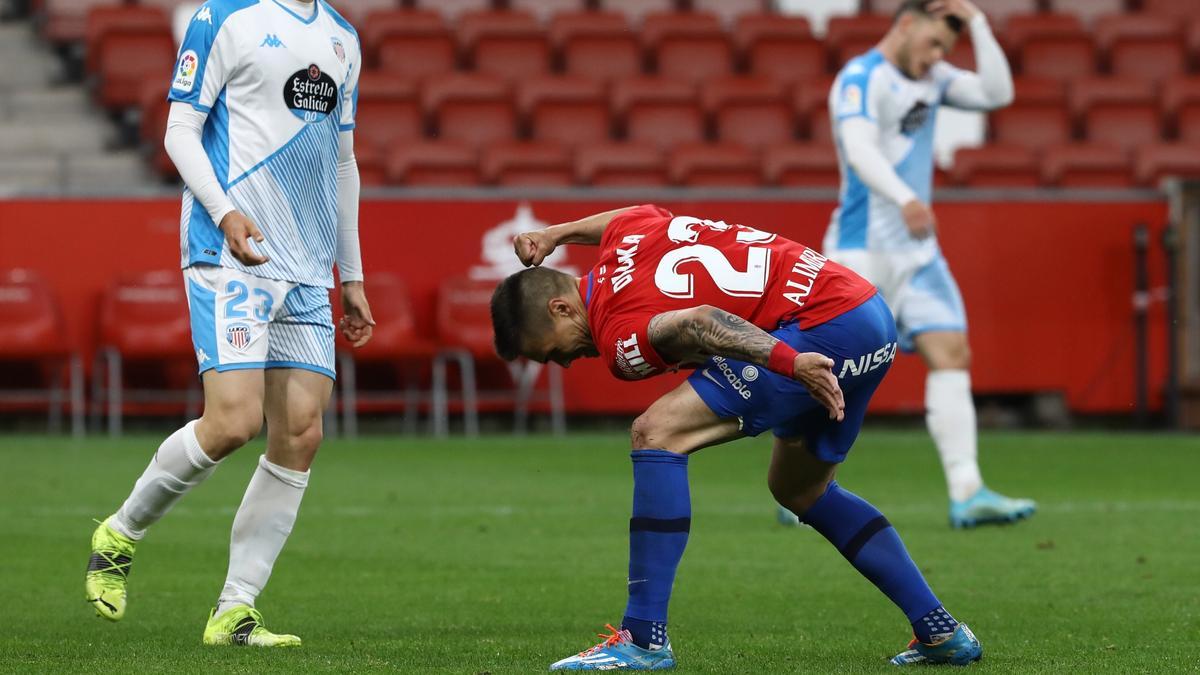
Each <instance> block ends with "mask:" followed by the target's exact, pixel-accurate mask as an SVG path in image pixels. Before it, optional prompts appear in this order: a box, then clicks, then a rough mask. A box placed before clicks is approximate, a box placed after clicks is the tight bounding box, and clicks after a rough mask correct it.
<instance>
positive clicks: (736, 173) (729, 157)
mask: <svg viewBox="0 0 1200 675" xmlns="http://www.w3.org/2000/svg"><path fill="white" fill-rule="evenodd" d="M668 161H669V172H670V177H671V182H672V183H673V184H675V185H687V186H693V187H757V186H758V185H759V184H760V183H761V182H762V171H761V170H760V168H759V162H758V158H757V157H756V156H755V154H754V153H753V152H751V151H750V150H748V149H746V148H744V147H742V146H740V145H734V144H727V143H718V144H708V143H701V144H696V145H681V146H678V147H676V148H675V149H674V150H672V151H671V156H670V159H669V160H668Z"/></svg>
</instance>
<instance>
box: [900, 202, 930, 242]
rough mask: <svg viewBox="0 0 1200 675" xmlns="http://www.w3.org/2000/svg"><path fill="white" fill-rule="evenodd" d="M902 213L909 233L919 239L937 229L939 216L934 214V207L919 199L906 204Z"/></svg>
mask: <svg viewBox="0 0 1200 675" xmlns="http://www.w3.org/2000/svg"><path fill="white" fill-rule="evenodd" d="M900 213H901V215H903V216H904V224H905V225H906V226H908V231H909V233H910V234H912V236H914V237H916V238H917V239H925V238H927V237H929V236H930V235H932V234H933V233H934V231H935V230H936V229H937V217H936V216H935V215H933V209H931V208H929V207H928V206H926V205H925V204H924V202H922V201H921V200H919V199H914V200H912V201H910V202H908V203H907V204H905V205H904V207H903V208H902V209H901V210H900Z"/></svg>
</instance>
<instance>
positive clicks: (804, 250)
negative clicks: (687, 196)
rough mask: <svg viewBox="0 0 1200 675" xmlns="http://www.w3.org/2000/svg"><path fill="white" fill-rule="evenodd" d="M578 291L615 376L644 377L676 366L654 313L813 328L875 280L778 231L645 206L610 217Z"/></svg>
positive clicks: (857, 299) (863, 296) (860, 297)
mask: <svg viewBox="0 0 1200 675" xmlns="http://www.w3.org/2000/svg"><path fill="white" fill-rule="evenodd" d="M580 292H581V293H583V295H584V298H585V301H586V302H587V308H588V323H589V325H590V326H591V329H592V337H593V339H595V341H596V347H597V349H598V350H599V351H600V356H601V358H603V359H604V361H605V362H606V363H607V364H608V367H609V369H611V370H612V372H613V374H614V375H616V376H617V377H619V378H621V379H625V380H638V379H642V378H645V377H650V376H653V375H659V374H661V373H664V372H667V371H669V370H671V369H672V367H673V365H674V364H669V363H667V362H666V361H665V360H664V359H663V358H662V357H661V356H659V355H658V354H657V353H656V352H655V351H654V348H653V347H651V346H650V338H649V336H648V335H647V327H648V325H649V323H650V319H651V318H652V317H654V316H655V315H658V314H661V313H663V312H668V311H672V310H678V309H687V308H689V307H696V306H698V305H712V306H714V307H719V308H720V309H723V310H725V311H727V312H729V313H730V314H734V315H737V316H739V317H741V318H743V319H746V320H747V321H750V322H752V323H753V324H754V325H756V326H758V327H759V328H762V329H763V330H767V331H771V330H775V329H776V328H778V327H779V326H780V324H781V323H787V322H790V321H798V322H799V324H800V327H801V328H805V329H807V328H811V327H813V326H817V325H820V324H821V323H824V322H825V321H828V320H830V319H832V318H833V317H835V316H837V315H839V314H842V313H844V312H848V311H850V310H851V309H854V308H855V307H857V306H859V305H861V304H862V303H864V302H866V301H867V300H869V299H870V298H871V297H872V296H873V295H875V287H874V286H872V285H871V284H870V282H868V281H867V280H865V279H863V278H862V277H860V276H858V275H857V274H855V273H854V272H852V271H850V270H849V269H847V268H845V267H843V266H841V265H838V264H837V263H834V262H831V261H829V260H827V259H826V258H825V256H823V255H821V254H820V253H818V252H817V251H814V250H813V249H811V248H808V247H807V246H805V245H803V244H798V243H796V242H794V241H791V240H789V239H785V238H784V237H780V236H779V235H776V234H774V233H771V232H763V231H761V230H756V229H754V228H751V227H745V226H742V225H728V224H726V223H723V222H711V221H707V220H701V219H699V218H691V217H687V216H675V215H673V214H672V213H671V212H670V211H667V210H666V209H663V208H660V207H658V206H654V205H645V206H639V207H637V208H635V209H631V210H629V211H626V212H625V213H622V214H621V215H619V216H617V217H616V218H613V220H612V222H611V223H609V225H608V227H607V228H606V229H605V231H604V237H603V238H602V239H601V241H600V259H599V261H598V262H597V263H596V266H595V267H594V268H592V272H591V274H589V275H588V276H587V277H586V278H585V279H583V280H582V282H581V285H580Z"/></svg>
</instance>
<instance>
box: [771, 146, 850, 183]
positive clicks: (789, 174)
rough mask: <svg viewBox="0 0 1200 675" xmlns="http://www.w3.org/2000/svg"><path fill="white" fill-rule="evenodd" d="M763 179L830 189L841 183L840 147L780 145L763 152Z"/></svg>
mask: <svg viewBox="0 0 1200 675" xmlns="http://www.w3.org/2000/svg"><path fill="white" fill-rule="evenodd" d="M763 181H764V182H765V183H767V184H769V185H778V186H782V187H800V188H830V187H838V186H839V185H840V184H841V175H840V173H839V171H838V160H837V150H835V149H834V147H833V146H832V145H826V144H824V143H806V144H791V145H777V146H774V147H770V148H767V149H766V151H765V152H764V153H763Z"/></svg>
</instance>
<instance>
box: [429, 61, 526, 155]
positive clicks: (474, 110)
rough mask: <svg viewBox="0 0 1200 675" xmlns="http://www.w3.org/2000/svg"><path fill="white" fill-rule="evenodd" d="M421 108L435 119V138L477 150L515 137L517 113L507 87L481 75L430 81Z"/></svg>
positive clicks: (446, 76) (498, 81) (448, 76)
mask: <svg viewBox="0 0 1200 675" xmlns="http://www.w3.org/2000/svg"><path fill="white" fill-rule="evenodd" d="M421 103H422V108H423V109H424V110H425V112H426V114H428V115H431V116H432V118H433V119H435V120H436V128H437V137H438V138H440V139H444V140H450V141H461V142H465V143H468V144H471V145H474V146H476V147H478V146H481V145H486V144H489V143H495V142H497V141H505V140H509V139H511V138H515V137H516V129H517V112H516V106H515V105H514V104H513V101H512V91H511V88H510V86H509V85H508V84H507V83H505V82H504V81H503V80H500V79H497V78H494V77H488V76H484V75H465V74H453V75H445V76H442V77H436V78H430V79H429V80H427V81H426V82H425V85H424V86H423V87H422V92H421Z"/></svg>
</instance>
